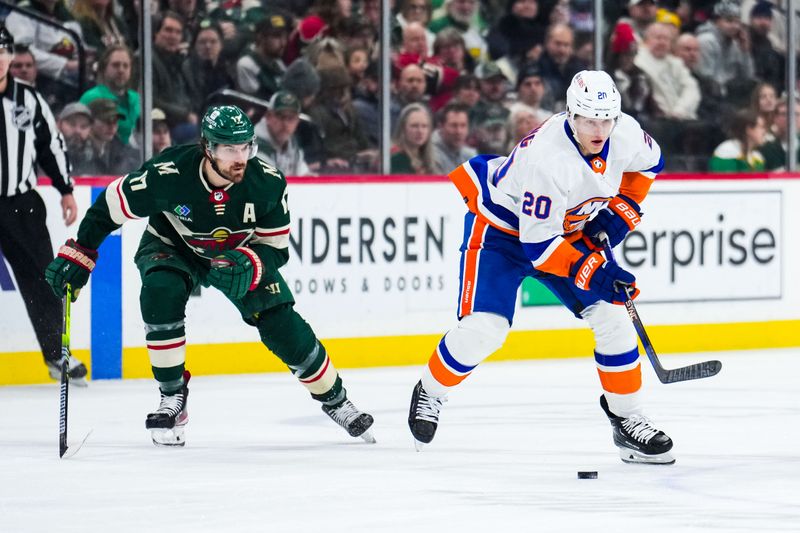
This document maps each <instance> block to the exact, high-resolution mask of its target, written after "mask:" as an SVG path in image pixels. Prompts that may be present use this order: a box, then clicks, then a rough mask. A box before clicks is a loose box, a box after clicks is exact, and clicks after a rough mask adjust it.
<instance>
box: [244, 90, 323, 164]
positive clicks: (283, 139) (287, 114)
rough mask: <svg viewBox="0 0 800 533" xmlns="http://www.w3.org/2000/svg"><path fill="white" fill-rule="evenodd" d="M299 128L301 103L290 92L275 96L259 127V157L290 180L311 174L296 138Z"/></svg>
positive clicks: (257, 135) (256, 129)
mask: <svg viewBox="0 0 800 533" xmlns="http://www.w3.org/2000/svg"><path fill="white" fill-rule="evenodd" d="M299 124H300V100H298V99H297V97H296V96H295V95H293V94H292V93H290V92H288V91H278V92H276V93H275V94H273V95H272V98H271V99H270V101H269V108H268V109H267V113H266V115H264V119H263V120H261V121H260V122H259V123H258V124H256V128H255V132H256V142H257V143H258V152H259V155H260V156H261V158H262V159H264V161H266V162H267V163H269V164H270V165H272V166H274V167H275V168H277V169H279V170H280V171H281V172H283V173H284V174H285V175H286V176H308V175H310V174H311V171H310V170H309V168H308V165H307V164H306V159H305V156H304V154H303V149H302V148H301V147H300V145H299V143H298V142H297V139H296V138H295V132H296V131H297V126H298V125H299Z"/></svg>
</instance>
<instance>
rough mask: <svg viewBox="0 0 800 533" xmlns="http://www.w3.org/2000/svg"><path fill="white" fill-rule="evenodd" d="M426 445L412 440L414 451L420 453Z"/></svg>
mask: <svg viewBox="0 0 800 533" xmlns="http://www.w3.org/2000/svg"><path fill="white" fill-rule="evenodd" d="M426 444H427V443H425V442H422V441H419V440H417V439H414V449H415V450H417V451H418V452H421V451H422V449H423V448H425V445H426Z"/></svg>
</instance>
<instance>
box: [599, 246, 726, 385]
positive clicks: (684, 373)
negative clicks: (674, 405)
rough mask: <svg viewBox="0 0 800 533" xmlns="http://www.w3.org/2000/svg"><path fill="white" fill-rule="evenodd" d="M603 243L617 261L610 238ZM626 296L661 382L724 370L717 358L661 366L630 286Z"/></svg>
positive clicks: (674, 381)
mask: <svg viewBox="0 0 800 533" xmlns="http://www.w3.org/2000/svg"><path fill="white" fill-rule="evenodd" d="M603 243H604V244H603V250H604V251H605V253H606V257H607V258H608V260H609V261H614V262H615V263H616V259H614V252H613V251H612V250H611V246H609V244H608V239H607V238H606V237H605V236H603ZM625 297H626V298H625V310H626V311H628V316H629V317H630V318H631V322H633V327H634V328H635V329H636V333H637V334H638V335H639V339H640V340H641V341H642V346H644V351H645V353H646V354H647V358H648V359H650V364H651V365H653V370H655V372H656V376H658V379H659V381H661V383H678V382H679V381H689V380H691V379H702V378H710V377H711V376H716V375H717V374H718V373H719V371H720V370H722V362H720V361H716V360H713V361H704V362H702V363H695V364H693V365H688V366H682V367H680V368H674V369H671V370H669V369H666V368H664V367H663V366H661V361H659V360H658V356H657V355H656V351H655V349H653V343H651V342H650V337H648V336H647V332H646V331H645V329H644V324H643V323H642V319H641V318H640V317H639V313H638V311H636V306H635V305H633V300H632V299H631V293H630V287H625Z"/></svg>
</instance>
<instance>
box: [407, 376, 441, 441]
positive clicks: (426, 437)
mask: <svg viewBox="0 0 800 533" xmlns="http://www.w3.org/2000/svg"><path fill="white" fill-rule="evenodd" d="M446 401H447V399H446V398H434V397H433V396H429V395H428V392H427V391H426V390H425V389H424V388H423V387H422V380H420V381H419V382H418V383H417V385H416V387H414V392H413V393H412V394H411V406H410V407H409V410H408V427H409V428H410V429H411V434H412V435H413V436H414V447H415V448H416V449H417V451H421V450H422V447H423V446H424V445H425V444H429V443H430V442H431V441H432V440H433V436H434V435H436V427H437V426H438V425H439V411H440V410H441V409H442V404H443V403H444V402H446Z"/></svg>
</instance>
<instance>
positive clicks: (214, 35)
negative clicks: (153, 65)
mask: <svg viewBox="0 0 800 533" xmlns="http://www.w3.org/2000/svg"><path fill="white" fill-rule="evenodd" d="M222 41H223V36H222V29H221V28H220V27H219V25H218V24H216V23H214V22H212V21H210V20H207V19H206V20H202V21H201V22H200V23H199V29H198V31H197V34H196V35H195V37H194V40H193V41H192V47H191V51H190V52H189V56H188V57H187V58H186V59H185V60H184V61H183V66H182V72H183V77H184V79H186V83H187V84H188V86H189V94H190V95H191V98H192V109H193V110H194V112H195V113H197V114H198V116H199V115H202V114H204V113H205V111H206V99H207V98H208V95H210V94H211V93H214V92H216V91H219V90H222V89H231V88H233V87H234V85H235V83H234V80H233V77H232V76H231V75H230V71H231V68H230V67H229V65H228V63H227V61H226V60H225V58H223V57H222Z"/></svg>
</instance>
